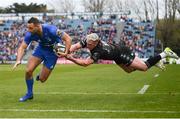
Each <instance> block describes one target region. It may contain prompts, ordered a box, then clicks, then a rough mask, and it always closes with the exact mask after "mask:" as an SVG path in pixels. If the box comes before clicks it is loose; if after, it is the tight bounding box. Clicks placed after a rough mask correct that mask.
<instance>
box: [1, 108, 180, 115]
mask: <svg viewBox="0 0 180 119" xmlns="http://www.w3.org/2000/svg"><path fill="white" fill-rule="evenodd" d="M0 112H85V113H178V114H179V113H180V111H168V110H164V111H163V110H157V111H156V110H153V111H151V110H146V111H141V110H71V109H70V110H68V109H65V110H63V109H62V110H54V109H52V110H40V109H0Z"/></svg>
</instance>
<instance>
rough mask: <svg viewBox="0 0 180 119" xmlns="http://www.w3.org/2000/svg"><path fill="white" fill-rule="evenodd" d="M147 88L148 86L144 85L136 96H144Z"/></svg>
mask: <svg viewBox="0 0 180 119" xmlns="http://www.w3.org/2000/svg"><path fill="white" fill-rule="evenodd" d="M148 88H149V85H144V86H143V87H142V88H141V90H139V92H138V94H144V93H145V92H146V90H147V89H148Z"/></svg>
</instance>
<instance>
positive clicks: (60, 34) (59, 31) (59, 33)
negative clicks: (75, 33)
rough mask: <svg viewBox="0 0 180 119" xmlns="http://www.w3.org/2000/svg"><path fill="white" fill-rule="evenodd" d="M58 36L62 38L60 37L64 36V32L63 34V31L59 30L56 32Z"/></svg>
mask: <svg viewBox="0 0 180 119" xmlns="http://www.w3.org/2000/svg"><path fill="white" fill-rule="evenodd" d="M56 34H57V35H58V36H60V37H61V36H62V34H63V32H62V31H61V30H59V29H58V30H57V32H56Z"/></svg>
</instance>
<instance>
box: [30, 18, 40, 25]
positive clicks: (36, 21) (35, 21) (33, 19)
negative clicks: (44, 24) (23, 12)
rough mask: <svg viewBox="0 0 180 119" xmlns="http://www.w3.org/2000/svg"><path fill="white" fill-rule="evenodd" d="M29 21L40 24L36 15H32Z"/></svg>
mask: <svg viewBox="0 0 180 119" xmlns="http://www.w3.org/2000/svg"><path fill="white" fill-rule="evenodd" d="M28 23H29V24H30V23H33V24H40V21H39V20H38V19H37V18H36V17H31V18H30V19H29V20H28Z"/></svg>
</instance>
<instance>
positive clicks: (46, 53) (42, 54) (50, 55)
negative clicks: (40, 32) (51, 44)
mask: <svg viewBox="0 0 180 119" xmlns="http://www.w3.org/2000/svg"><path fill="white" fill-rule="evenodd" d="M32 55H33V56H35V57H38V58H40V59H42V61H43V65H45V66H46V67H47V68H48V69H50V70H52V69H53V68H54V67H55V65H56V62H57V59H58V57H57V55H56V54H55V53H54V52H53V50H50V49H48V48H42V47H41V46H37V47H36V49H35V50H34V52H33V54H32Z"/></svg>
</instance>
